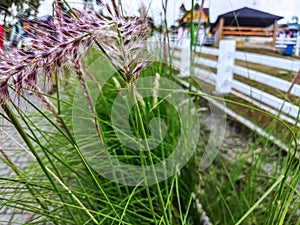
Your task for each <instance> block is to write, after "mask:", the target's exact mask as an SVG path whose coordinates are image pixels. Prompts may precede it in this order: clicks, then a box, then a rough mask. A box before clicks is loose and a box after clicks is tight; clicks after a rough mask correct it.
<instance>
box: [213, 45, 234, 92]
mask: <svg viewBox="0 0 300 225" xmlns="http://www.w3.org/2000/svg"><path fill="white" fill-rule="evenodd" d="M235 46H236V43H235V40H221V41H220V45H219V56H218V66H217V70H218V71H217V77H216V92H217V93H219V94H228V93H230V91H231V85H230V81H231V80H232V79H233V67H234V53H235Z"/></svg>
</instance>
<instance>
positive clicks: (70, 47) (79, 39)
mask: <svg viewBox="0 0 300 225" xmlns="http://www.w3.org/2000/svg"><path fill="white" fill-rule="evenodd" d="M99 2H101V1H99ZM112 3H113V4H111V5H112V8H109V6H108V5H107V7H108V11H109V12H110V15H108V16H103V15H101V14H99V13H98V12H96V11H92V10H88V11H73V10H72V12H71V13H70V14H69V15H63V14H61V11H59V9H58V7H56V8H55V15H54V16H53V18H52V19H53V24H52V25H49V24H42V23H39V22H36V23H37V24H36V25H35V33H36V34H37V35H36V36H37V37H36V40H35V41H34V44H33V46H32V52H34V54H26V53H24V52H22V51H21V50H20V49H16V48H13V49H11V50H10V54H7V53H5V52H3V51H1V50H0V51H1V52H0V99H1V101H2V102H4V101H5V100H7V99H9V98H10V94H9V91H8V90H9V84H12V85H13V86H14V88H15V91H16V92H17V93H18V94H19V95H21V94H22V90H23V89H24V88H29V89H32V90H36V91H37V90H40V89H39V88H38V87H37V77H36V76H37V71H41V72H40V73H39V74H43V76H45V80H48V81H53V79H51V78H52V77H53V76H54V75H55V73H57V74H63V73H58V71H61V70H62V68H63V67H62V66H63V65H68V66H69V67H70V68H71V69H72V68H73V70H74V71H75V72H78V73H79V74H78V73H77V75H78V79H79V80H80V79H84V77H83V76H84V74H82V71H84V69H82V68H81V67H82V66H84V65H83V63H80V61H81V60H82V57H84V56H85V55H86V54H87V53H88V51H89V50H90V49H91V48H92V47H96V48H98V49H99V51H101V52H102V53H103V54H104V55H105V56H106V57H108V59H109V60H110V62H111V63H112V65H113V66H114V67H115V68H116V69H117V71H118V72H119V73H120V75H121V76H122V77H123V79H124V80H125V81H126V82H128V83H129V82H131V81H134V80H136V79H137V78H138V76H139V74H140V71H141V70H142V69H143V68H145V66H147V65H148V63H149V60H147V56H146V54H145V49H147V46H146V35H147V23H145V21H146V20H145V19H144V18H141V17H130V18H125V17H123V16H122V13H121V12H120V7H119V6H118V4H117V3H116V2H115V1H114V0H112ZM54 5H55V4H54ZM81 82H82V80H81Z"/></svg>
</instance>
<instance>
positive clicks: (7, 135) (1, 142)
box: [0, 92, 41, 225]
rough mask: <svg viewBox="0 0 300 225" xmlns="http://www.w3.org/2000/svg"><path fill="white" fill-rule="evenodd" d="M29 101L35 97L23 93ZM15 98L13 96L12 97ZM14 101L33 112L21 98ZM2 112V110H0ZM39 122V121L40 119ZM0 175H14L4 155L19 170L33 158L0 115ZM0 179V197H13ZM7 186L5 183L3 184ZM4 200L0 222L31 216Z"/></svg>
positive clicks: (21, 222) (0, 211) (20, 221)
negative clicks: (9, 205)
mask: <svg viewBox="0 0 300 225" xmlns="http://www.w3.org/2000/svg"><path fill="white" fill-rule="evenodd" d="M24 95H25V96H26V97H27V98H28V99H29V100H30V101H32V102H34V103H37V99H36V97H35V96H34V95H31V94H30V93H29V92H25V94H24ZM13 98H15V97H13ZM15 102H16V103H17V104H18V105H19V106H20V108H21V109H22V110H25V111H26V112H29V113H31V112H33V109H32V107H30V105H29V104H28V103H26V102H25V101H23V100H21V98H20V99H19V100H18V99H15ZM0 112H1V113H3V111H2V110H0ZM40 122H41V121H40ZM0 151H1V152H0V159H1V160H0V177H1V178H10V177H15V176H16V174H15V172H14V171H13V170H12V169H11V168H10V167H9V166H8V165H7V164H6V163H5V162H4V160H3V159H4V157H8V158H9V160H11V162H12V163H13V164H15V165H16V166H17V168H19V169H20V170H23V171H24V170H26V167H27V166H28V165H29V162H30V161H31V160H32V159H33V157H32V156H31V155H30V153H29V152H28V150H27V147H26V145H25V144H24V142H23V141H22V139H21V137H20V135H19V134H18V132H17V131H16V130H15V129H14V127H13V126H12V125H11V124H10V123H9V122H8V121H7V120H6V119H5V118H3V116H1V115H0ZM2 182H3V180H1V181H0V196H1V198H8V199H9V198H11V199H14V197H15V196H14V193H13V192H12V190H13V189H12V190H7V189H5V188H4V186H2V188H1V183H2ZM5 186H7V185H5ZM5 204H6V201H4V200H0V224H1V225H5V224H24V223H25V221H26V220H27V219H28V218H29V217H30V216H31V214H29V213H28V212H26V213H25V212H23V211H22V210H16V209H13V208H11V207H6V206H5Z"/></svg>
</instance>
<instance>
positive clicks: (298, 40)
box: [275, 33, 300, 56]
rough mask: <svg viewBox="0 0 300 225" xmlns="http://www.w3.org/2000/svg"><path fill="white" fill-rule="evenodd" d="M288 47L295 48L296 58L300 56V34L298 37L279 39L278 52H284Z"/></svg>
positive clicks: (277, 41)
mask: <svg viewBox="0 0 300 225" xmlns="http://www.w3.org/2000/svg"><path fill="white" fill-rule="evenodd" d="M288 45H292V46H293V50H294V54H295V56H299V52H300V34H299V33H298V35H297V37H293V38H290V37H277V39H276V43H275V47H276V49H277V50H278V51H280V50H281V51H282V52H284V50H285V49H286V47H287V46H288Z"/></svg>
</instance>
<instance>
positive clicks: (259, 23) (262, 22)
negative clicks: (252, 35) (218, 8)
mask: <svg viewBox="0 0 300 225" xmlns="http://www.w3.org/2000/svg"><path fill="white" fill-rule="evenodd" d="M221 18H224V26H247V27H268V26H270V25H272V24H273V23H274V21H275V20H280V19H282V18H283V17H282V16H277V15H273V14H270V13H266V12H263V11H259V10H256V9H252V8H248V7H244V8H240V9H237V10H233V11H231V12H228V13H225V14H222V15H219V16H218V18H217V21H216V22H215V24H214V26H217V24H218V23H219V20H220V19H221Z"/></svg>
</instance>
